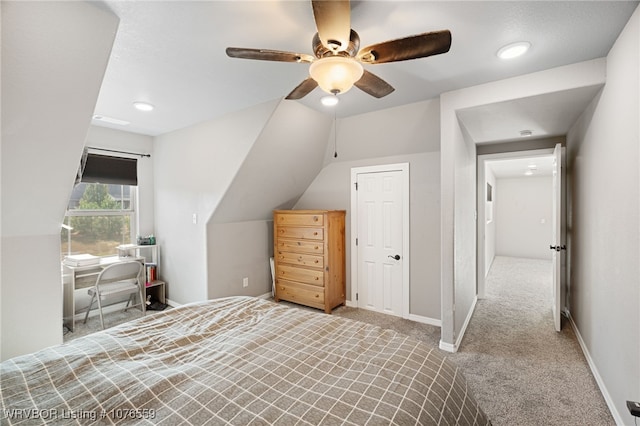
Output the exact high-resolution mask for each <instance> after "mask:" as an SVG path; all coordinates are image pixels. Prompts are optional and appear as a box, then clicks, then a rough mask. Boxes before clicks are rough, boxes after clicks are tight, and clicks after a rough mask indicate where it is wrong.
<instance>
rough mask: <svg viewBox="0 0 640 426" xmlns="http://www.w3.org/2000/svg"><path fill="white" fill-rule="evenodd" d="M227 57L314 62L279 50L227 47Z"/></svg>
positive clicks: (303, 55)
mask: <svg viewBox="0 0 640 426" xmlns="http://www.w3.org/2000/svg"><path fill="white" fill-rule="evenodd" d="M227 56H229V57H231V58H241V59H258V60H260V61H279V62H308V63H311V62H313V61H314V59H315V58H314V57H313V56H311V55H305V54H303V53H293V52H282V51H280V50H267V49H248V48H243V47H227Z"/></svg>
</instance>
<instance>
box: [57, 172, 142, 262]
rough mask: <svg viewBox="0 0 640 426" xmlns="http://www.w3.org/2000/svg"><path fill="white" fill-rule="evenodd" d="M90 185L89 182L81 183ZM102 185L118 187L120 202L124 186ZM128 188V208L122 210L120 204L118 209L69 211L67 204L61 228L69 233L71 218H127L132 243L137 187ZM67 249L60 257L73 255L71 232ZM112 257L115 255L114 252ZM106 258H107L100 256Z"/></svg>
mask: <svg viewBox="0 0 640 426" xmlns="http://www.w3.org/2000/svg"><path fill="white" fill-rule="evenodd" d="M83 183H87V184H90V182H83ZM102 185H119V186H120V187H121V195H123V196H122V197H121V198H120V200H122V199H123V198H124V194H123V191H124V190H123V188H122V187H124V186H125V185H124V184H102ZM127 186H129V208H128V209H123V208H122V202H121V203H120V206H121V208H120V209H96V210H87V209H71V210H70V209H69V203H67V209H66V211H65V214H64V222H63V223H64V226H63V228H67V230H68V231H70V229H68V228H71V227H70V224H69V221H70V219H69V218H71V217H91V216H124V217H127V216H128V217H129V234H130V235H129V243H134V242H135V240H136V235H137V234H138V214H137V212H138V186H137V185H127ZM67 247H68V250H67V252H66V253H62V256H63V257H64V256H67V255H70V254H73V251H71V232H67ZM113 255H116V253H115V252H114V254H113ZM102 257H108V256H102Z"/></svg>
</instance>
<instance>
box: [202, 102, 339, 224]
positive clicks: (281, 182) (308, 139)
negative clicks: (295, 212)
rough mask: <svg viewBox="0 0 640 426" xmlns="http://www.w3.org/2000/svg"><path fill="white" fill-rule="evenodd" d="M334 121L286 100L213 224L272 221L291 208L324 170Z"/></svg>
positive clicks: (267, 128) (277, 111)
mask: <svg viewBox="0 0 640 426" xmlns="http://www.w3.org/2000/svg"><path fill="white" fill-rule="evenodd" d="M332 121H333V119H332V118H330V117H329V116H328V115H325V114H321V113H319V112H317V111H314V110H312V109H310V108H307V107H305V106H303V105H301V104H299V103H297V102H292V101H286V100H283V101H282V102H280V104H279V105H278V107H277V109H276V110H275V111H274V113H273V115H272V116H271V118H270V120H269V121H268V122H267V123H266V125H265V127H264V129H263V130H262V132H261V134H260V135H259V136H258V138H257V140H256V141H255V143H254V144H253V147H252V148H251V151H250V152H249V154H248V155H247V157H246V159H245V161H244V163H243V164H242V166H241V167H240V170H239V171H238V173H237V174H236V176H235V178H234V180H233V182H232V184H231V186H230V187H229V189H228V190H227V192H226V193H225V194H224V197H223V198H222V200H221V201H220V203H219V204H218V207H217V208H216V210H215V212H214V213H213V215H212V216H211V222H212V223H227V222H244V221H250V220H265V219H270V218H271V216H272V211H273V209H277V208H283V209H287V208H291V207H293V205H294V204H295V203H296V201H297V200H298V198H300V196H301V195H302V194H303V193H304V191H305V190H306V189H307V187H308V186H309V185H310V184H311V182H312V181H313V179H314V178H315V177H316V175H317V174H318V173H319V172H320V169H321V168H322V162H323V157H324V153H325V149H326V146H327V141H328V139H329V131H330V130H331V126H332Z"/></svg>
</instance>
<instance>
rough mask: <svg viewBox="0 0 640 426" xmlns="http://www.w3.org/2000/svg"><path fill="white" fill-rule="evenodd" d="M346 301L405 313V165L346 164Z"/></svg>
mask: <svg viewBox="0 0 640 426" xmlns="http://www.w3.org/2000/svg"><path fill="white" fill-rule="evenodd" d="M351 181H352V183H353V186H352V191H351V230H352V233H354V235H352V238H351V240H352V246H351V253H352V255H351V291H352V295H351V300H352V301H355V302H356V305H357V306H358V307H359V308H363V309H368V310H372V311H376V312H380V313H384V314H389V315H394V316H399V317H403V318H407V317H408V316H409V258H410V256H409V164H408V163H401V164H390V165H380V166H370V167H357V168H353V169H351Z"/></svg>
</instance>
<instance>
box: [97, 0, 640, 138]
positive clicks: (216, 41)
mask: <svg viewBox="0 0 640 426" xmlns="http://www.w3.org/2000/svg"><path fill="white" fill-rule="evenodd" d="M637 5H638V2H637V1H566V2H565V1H542V2H541V1H465V2H463V1H410V2H402V1H353V2H351V27H352V28H353V29H354V30H356V31H357V32H358V33H359V35H360V39H361V45H362V46H367V45H370V44H375V43H378V42H382V41H386V40H390V39H396V38H400V37H404V36H408V35H413V34H419V33H423V32H429V31H438V30H443V29H448V30H450V31H451V33H452V45H451V49H450V51H449V52H448V53H445V54H441V55H437V56H432V57H428V58H422V59H416V60H411V61H403V62H396V63H388V64H380V65H366V66H365V68H366V69H367V70H369V71H371V72H374V73H375V74H376V75H378V76H379V77H381V78H383V79H384V80H386V81H387V82H388V83H389V84H391V85H392V86H393V87H394V88H395V91H394V92H393V93H391V94H390V95H388V96H386V97H384V98H381V99H376V98H373V97H371V96H369V95H367V94H365V93H364V92H362V91H360V90H359V89H357V88H354V89H352V90H350V91H349V92H347V93H344V94H342V95H340V100H341V102H340V104H339V105H338V106H337V108H336V109H335V110H329V109H327V107H324V106H322V105H321V104H320V98H321V97H322V96H323V95H325V93H323V92H322V91H321V90H320V89H319V88H316V89H315V90H314V91H313V92H311V93H310V94H309V95H307V96H306V97H304V98H303V99H302V100H299V101H287V102H301V103H303V104H304V105H307V106H309V107H311V108H314V109H317V110H320V111H326V113H327V114H331V115H333V114H334V113H335V114H336V115H337V116H338V117H347V116H351V115H356V114H362V113H366V112H371V111H375V110H380V109H385V108H390V107H394V106H398V105H403V104H408V103H412V102H418V101H422V100H426V99H431V98H434V97H437V96H438V95H440V94H441V93H443V92H447V91H452V90H456V89H460V88H464V87H469V86H473V85H477V84H482V83H486V82H491V81H496V80H500V79H504V78H508V77H513V76H517V75H522V74H527V73H531V72H535V71H540V70H544V69H548V68H553V67H557V66H562V65H566V64H571V63H575V62H581V61H585V60H589V59H594V58H599V57H604V56H606V55H607V53H608V51H609V49H610V48H611V46H612V45H613V43H614V41H615V39H616V38H617V36H618V34H619V33H620V31H621V30H622V28H623V27H624V25H625V24H626V22H627V20H628V19H629V17H630V16H631V14H632V13H633V11H634V10H635V8H636V7H637ZM96 6H99V7H102V6H104V7H107V8H109V9H111V10H112V11H113V12H114V13H115V14H116V15H118V16H119V17H120V27H119V31H118V34H117V37H116V41H115V44H114V47H113V51H112V55H111V60H110V62H109V65H108V68H107V70H106V74H105V77H104V82H103V85H102V89H101V92H100V96H99V99H98V103H97V106H96V110H95V113H96V114H98V115H101V116H105V117H110V118H115V119H119V120H125V121H127V122H129V123H130V124H128V125H126V126H120V125H110V124H108V123H104V122H100V121H96V120H94V124H97V125H105V126H108V127H115V128H118V129H121V130H127V131H131V132H136V133H143V134H147V135H159V134H163V133H166V132H169V131H172V130H175V129H179V128H183V127H186V126H189V125H192V124H195V123H198V122H201V121H204V120H208V119H211V118H214V117H220V116H223V115H224V114H226V113H229V112H231V111H238V110H241V109H244V108H247V107H249V106H252V105H256V104H258V103H261V102H265V101H268V100H272V99H277V98H282V97H284V96H286V95H287V94H288V93H289V92H290V91H291V90H292V89H293V88H294V87H295V86H297V85H298V84H299V83H300V82H301V81H302V80H304V79H305V78H306V77H307V76H308V64H304V63H299V64H297V63H284V62H266V61H255V60H244V59H232V58H229V57H228V56H227V55H226V54H225V48H226V47H229V46H234V47H250V48H263V49H276V50H284V51H291V52H297V53H305V54H312V53H313V52H312V47H311V41H312V38H313V36H314V34H315V32H316V27H315V22H314V16H313V12H312V8H311V4H310V2H309V1H271V0H266V1H194V2H190V1H106V2H105V3H104V4H98V3H96ZM522 40H525V41H528V42H530V43H531V45H532V47H531V49H530V51H529V52H528V53H527V54H526V55H524V56H522V57H520V58H517V59H512V60H502V59H499V58H498V57H497V56H496V52H497V51H498V49H499V48H500V47H502V46H504V45H506V44H508V43H512V42H516V41H522ZM565 95H566V96H572V95H576V96H577V98H576V99H575V100H574V101H573V102H572V101H570V100H567V98H566V97H565V98H564V101H565V102H563V104H562V105H560V106H559V108H560V107H561V108H562V111H565V113H566V114H567V115H568V116H572V114H573V115H575V112H572V111H573V110H569V111H568V110H567V109H568V108H574V109H575V108H578V109H580V108H584V102H585V99H586V100H587V101H588V99H587V98H589V96H588V95H589V94H585V93H584V92H580V93H573V94H571V93H567V94H565ZM572 99H573V98H572ZM135 101H146V102H149V103H151V104H153V105H154V106H155V109H154V111H152V112H141V111H137V110H136V109H134V108H133V105H132V103H133V102H135ZM556 101H557V100H554V99H551V100H548V101H544V100H540V99H538V100H535V104H536V108H547V109H549V108H554V107H556V105H557V102H556ZM511 109H512V108H510V107H509V106H507V108H506V110H507V111H510V110H511ZM567 111H568V112H567ZM485 112H486V111H485ZM478 113H480V114H481V113H483V111H478ZM551 115H552V116H554V115H555V114H551ZM539 118H540V117H539V115H538V116H537V118H536V119H539ZM520 119H522V120H525V122H526V120H527V117H524V118H522V117H521V118H520ZM519 125H520V124H519ZM491 137H493V136H491Z"/></svg>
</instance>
